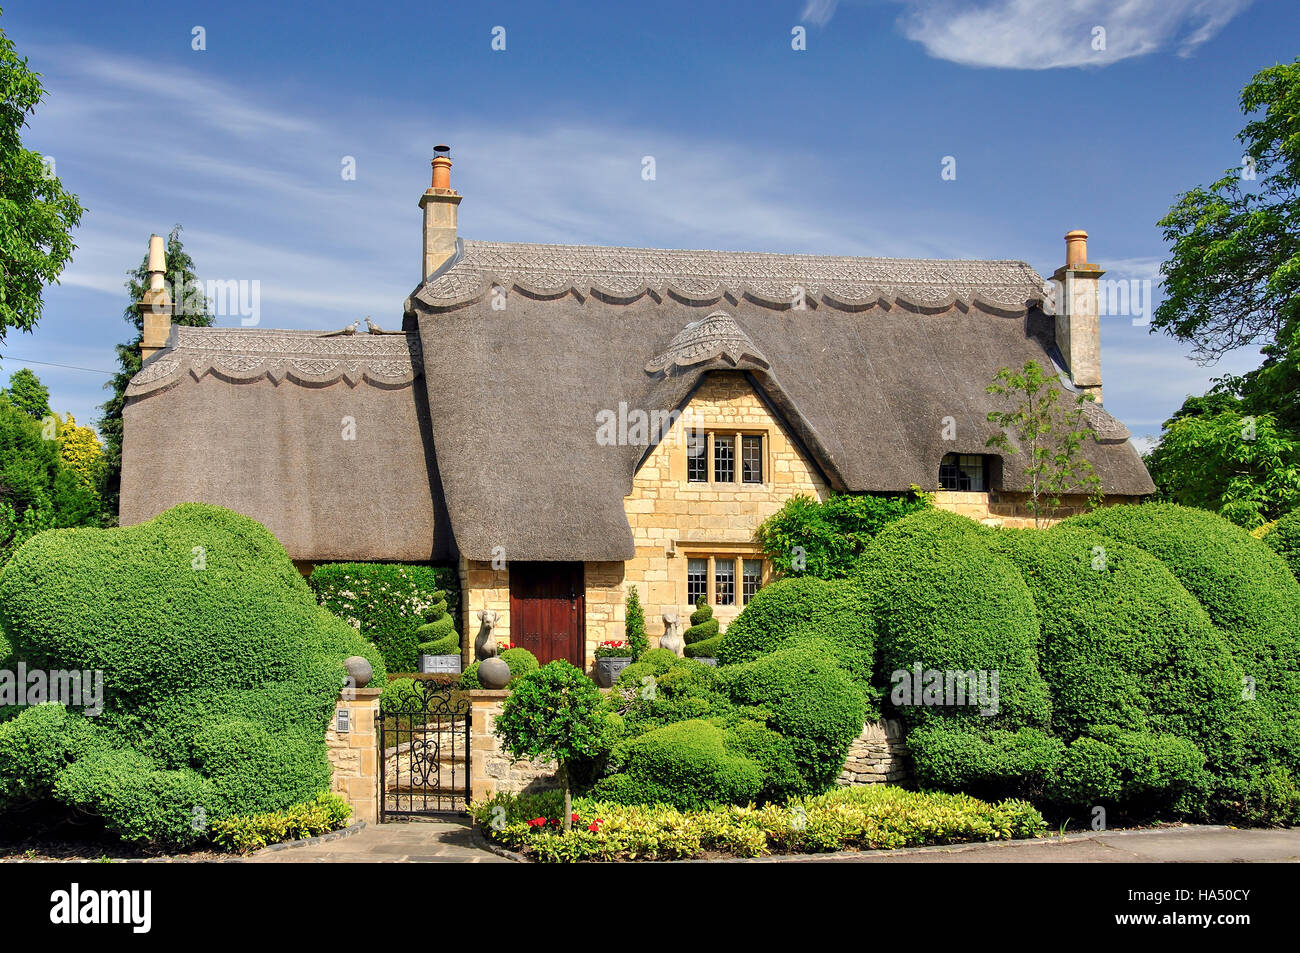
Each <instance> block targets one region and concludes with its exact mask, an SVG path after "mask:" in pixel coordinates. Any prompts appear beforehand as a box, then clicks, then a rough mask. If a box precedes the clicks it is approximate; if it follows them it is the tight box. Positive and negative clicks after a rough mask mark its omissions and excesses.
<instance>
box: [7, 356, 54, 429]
mask: <svg viewBox="0 0 1300 953" xmlns="http://www.w3.org/2000/svg"><path fill="white" fill-rule="evenodd" d="M5 396H7V397H8V398H9V403H11V404H13V405H14V406H15V407H17V408H18V409H19V410H21V411H22V412H23V413H25V414H27V416H29V417H32V418H34V419H36V420H43V419H45V418H46V417H48V416H49V415H50V389H49V388H48V387H46V386H45V385H44V384H42V383H41V379H40V378H39V377H37V376H36V375H35V374H34V373H32V372H31V371H29V370H28V369H27V368H25V367H24V368H22V369H21V370H17V371H14V372H13V374H11V375H10V376H9V389H8V390H7V391H5Z"/></svg>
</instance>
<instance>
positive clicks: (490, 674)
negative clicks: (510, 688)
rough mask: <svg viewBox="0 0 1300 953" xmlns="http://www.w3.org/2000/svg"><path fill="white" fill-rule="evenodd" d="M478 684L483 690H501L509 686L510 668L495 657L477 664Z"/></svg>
mask: <svg viewBox="0 0 1300 953" xmlns="http://www.w3.org/2000/svg"><path fill="white" fill-rule="evenodd" d="M478 683H479V684H480V685H482V686H483V687H484V688H491V689H502V688H505V687H506V686H507V685H509V684H510V666H509V665H507V664H506V663H505V662H503V661H501V659H500V658H498V657H497V656H493V657H491V658H486V659H484V660H483V661H481V662H479V663H478Z"/></svg>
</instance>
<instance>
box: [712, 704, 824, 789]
mask: <svg viewBox="0 0 1300 953" xmlns="http://www.w3.org/2000/svg"><path fill="white" fill-rule="evenodd" d="M722 740H723V744H724V745H725V747H726V749H727V751H729V752H731V753H733V754H739V755H743V756H745V757H746V758H749V759H751V760H752V761H754V762H756V763H757V764H758V766H759V768H761V769H762V772H763V777H762V785H761V787H760V788H759V792H758V796H757V799H758V800H759V801H775V802H778V803H780V802H783V801H785V800H787V799H788V798H791V797H795V796H796V795H798V794H799V792H800V791H802V790H803V789H804V781H803V776H802V775H801V774H800V773H799V766H798V764H797V763H796V759H795V754H794V746H793V745H791V744H790V740H789V739H788V738H786V737H785V736H784V735H782V734H779V733H778V732H775V731H773V730H772V729H771V728H768V727H767V726H766V725H764V724H762V723H761V722H757V721H748V720H744V721H738V722H737V723H736V724H734V725H732V726H731V727H729V728H727V729H726V730H725V731H724V732H723V735H722Z"/></svg>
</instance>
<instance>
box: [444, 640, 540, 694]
mask: <svg viewBox="0 0 1300 953" xmlns="http://www.w3.org/2000/svg"><path fill="white" fill-rule="evenodd" d="M501 661H503V662H505V663H506V668H508V669H510V686H511V687H512V688H513V687H514V685H515V683H516V682H517V681H518V680H519V679H521V678H523V677H524V676H525V675H527V674H528V673H529V672H535V671H537V669H538V668H540V666H539V665H538V663H537V656H536V655H534V654H533V653H532V652H530V651H528V650H527V649H506V650H505V651H504V652H502V653H501ZM480 664H481V663H479V662H471V663H470V664H469V667H468V668H466V669H465V671H463V672H461V674H460V682H459V684H460V687H461V688H468V689H474V688H482V687H483V686H482V685H480V684H479V681H478V667H479V665H480Z"/></svg>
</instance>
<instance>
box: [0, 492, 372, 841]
mask: <svg viewBox="0 0 1300 953" xmlns="http://www.w3.org/2000/svg"><path fill="white" fill-rule="evenodd" d="M0 626H2V627H3V629H4V631H5V633H6V635H7V636H8V638H9V640H10V642H11V643H12V645H13V650H14V652H15V653H16V654H17V655H18V656H19V657H21V658H22V659H24V660H25V661H26V662H27V663H28V665H29V666H31V667H34V668H45V669H78V670H80V669H92V670H95V669H98V670H102V671H103V672H104V673H105V677H104V691H103V702H104V704H103V711H102V713H101V714H99V715H98V716H97V717H96V718H95V719H94V721H93V724H91V725H90V729H91V732H92V735H93V736H94V738H96V739H98V741H100V742H102V745H97V746H96V750H92V751H89V752H87V753H85V754H84V755H77V756H72V757H70V758H69V762H70V763H68V764H67V765H66V766H65V767H63V768H62V769H61V770H60V771H59V772H58V774H57V776H56V778H55V782H54V788H53V794H52V797H53V798H54V799H56V800H59V801H61V802H63V803H65V804H69V805H72V806H75V807H78V808H81V809H84V810H88V811H92V812H94V813H97V814H99V815H100V816H102V817H103V818H104V821H105V823H106V824H107V826H108V827H109V829H110V830H113V831H116V832H117V833H118V834H119V835H120V836H122V837H123V838H125V839H129V840H141V841H147V842H150V843H156V844H167V845H184V844H187V843H191V842H193V841H194V840H195V839H197V838H198V837H199V836H200V834H201V831H202V827H201V825H200V826H197V827H196V826H195V824H194V818H195V816H196V813H197V812H196V809H197V808H201V809H202V812H201V813H202V814H203V815H204V816H206V818H207V820H208V821H214V820H219V819H221V818H223V817H228V816H231V815H236V814H248V813H258V812H266V811H274V810H279V809H281V808H284V807H286V806H288V805H290V804H293V803H296V802H299V801H303V800H305V799H307V798H309V797H311V796H312V795H313V794H314V793H315V792H316V791H319V790H321V789H322V788H323V787H327V786H328V783H329V771H330V768H329V761H328V758H327V754H326V749H325V727H326V724H327V722H328V719H329V717H330V715H331V713H332V711H333V708H334V703H335V700H336V699H337V697H338V692H339V688H340V686H341V685H342V684H343V681H344V675H345V672H344V667H343V661H344V659H346V658H347V657H348V656H352V655H361V656H365V657H366V658H368V660H369V661H370V663H371V665H372V666H373V667H374V669H375V678H376V679H377V680H378V681H377V684H382V683H383V679H384V677H385V676H384V666H383V660H382V659H381V658H380V657H379V655H378V653H377V652H375V651H374V649H373V648H372V647H371V646H369V645H367V644H366V643H365V641H364V640H363V639H361V638H359V637H358V636H357V634H356V633H355V631H353V630H352V629H351V628H350V627H349V626H347V625H346V624H345V623H342V622H340V621H339V620H338V619H335V618H334V617H333V616H331V615H330V614H329V613H328V612H326V611H325V610H324V609H321V608H320V607H319V606H317V605H316V604H315V601H314V600H313V599H312V596H311V591H310V590H309V589H308V587H307V584H306V583H305V582H304V581H303V579H302V577H301V576H300V575H299V574H298V572H297V570H295V569H294V566H293V563H292V562H291V561H290V560H289V557H288V555H287V554H286V553H285V551H284V548H283V547H282V546H281V545H280V544H279V542H277V541H276V539H275V537H274V536H272V535H271V534H270V533H269V532H268V531H267V530H266V529H265V528H264V527H263V526H261V525H260V524H258V523H256V522H254V521H253V520H250V519H247V518H246V517H243V516H239V515H238V514H235V513H232V512H230V511H228V510H223V509H221V508H219V507H213V506H205V505H200V504H185V505H182V506H178V507H175V508H173V509H171V510H168V511H167V512H166V513H163V514H161V515H160V516H158V517H155V518H154V519H152V520H150V521H148V522H145V523H141V524H138V525H136V526H132V527H129V528H125V529H111V530H93V529H70V530H61V531H58V532H51V533H43V534H41V535H39V536H36V537H34V538H33V539H31V540H29V541H28V542H27V543H26V544H24V545H23V546H22V548H21V549H19V550H18V552H17V553H15V554H14V556H13V558H12V559H11V560H10V561H9V564H8V565H7V566H6V567H5V569H4V571H3V573H0ZM30 717H32V716H31V714H30V713H24V714H23V715H21V716H20V717H19V718H18V719H15V721H14V723H18V722H21V721H23V720H24V719H27V718H30Z"/></svg>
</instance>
